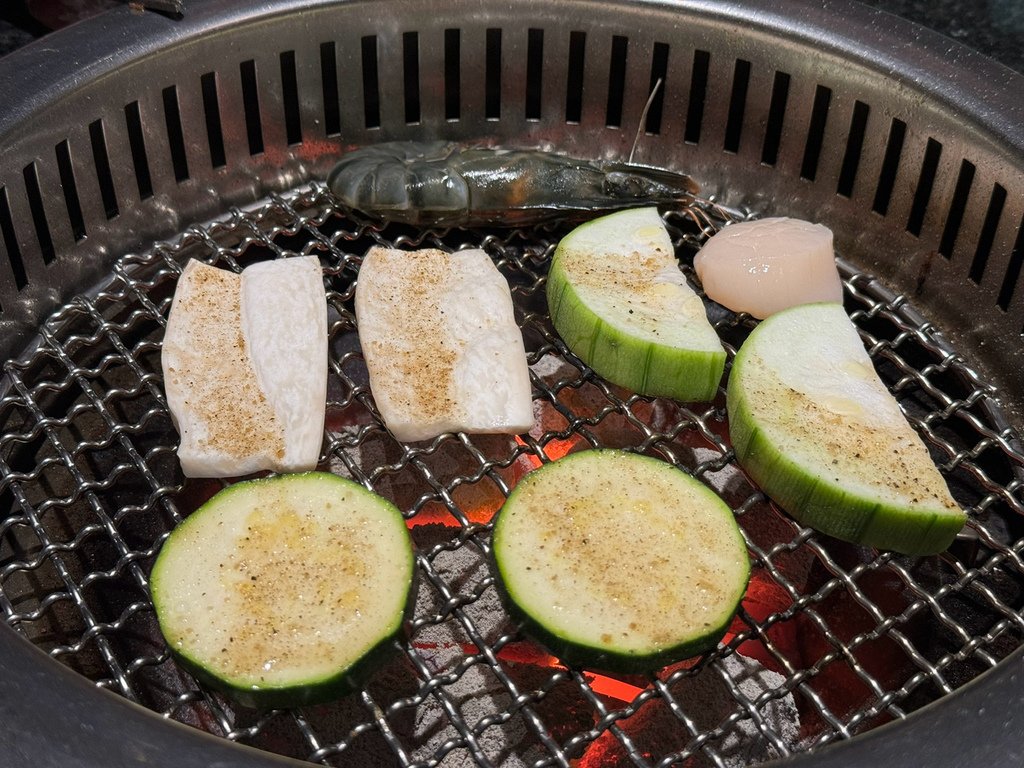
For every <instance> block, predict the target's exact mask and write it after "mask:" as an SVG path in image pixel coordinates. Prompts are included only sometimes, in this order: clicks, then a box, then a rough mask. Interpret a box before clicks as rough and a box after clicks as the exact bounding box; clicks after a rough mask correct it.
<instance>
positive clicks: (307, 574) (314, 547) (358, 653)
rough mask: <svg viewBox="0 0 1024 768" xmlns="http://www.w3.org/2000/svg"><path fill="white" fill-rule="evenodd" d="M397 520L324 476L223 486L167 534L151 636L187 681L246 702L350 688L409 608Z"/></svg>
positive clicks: (292, 701) (407, 569)
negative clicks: (187, 674) (188, 675)
mask: <svg viewBox="0 0 1024 768" xmlns="http://www.w3.org/2000/svg"><path fill="white" fill-rule="evenodd" d="M412 582H413V550H412V543H411V539H410V537H409V532H408V529H407V528H406V526H405V520H404V519H403V518H402V514H401V512H399V511H398V509H397V508H396V507H395V506H394V505H393V504H391V503H390V502H388V501H387V500H385V499H383V498H381V497H379V496H377V495H376V494H373V493H371V492H370V491H367V490H366V489H365V488H363V487H362V486H360V485H357V484H356V483H354V482H352V481H350V480H345V479H343V478H340V477H337V476H335V475H331V474H327V473H321V472H309V473H304V474H297V475H281V476H277V477H272V478H263V479H258V480H250V481H247V482H241V483H237V484H236V485H232V486H230V487H228V488H226V489H224V490H223V491H221V492H220V493H218V494H217V495H216V496H214V497H213V498H212V499H210V501H208V502H207V503H206V504H204V505H203V506H201V507H200V508H199V509H198V510H196V511H195V512H194V513H193V514H192V515H190V516H189V517H188V518H187V519H186V520H185V521H184V522H183V523H182V524H181V525H179V526H178V527H177V528H176V529H175V530H174V531H173V532H172V533H171V535H170V536H169V537H168V539H167V541H166V542H165V543H164V546H163V548H162V549H161V551H160V554H159V556H158V557H157V560H156V563H155V564H154V566H153V573H152V576H151V580H150V587H151V592H152V597H153V605H154V607H155V609H156V614H157V619H158V621H159V624H160V630H161V632H162V633H163V635H164V638H165V639H166V640H167V643H168V645H169V647H170V648H171V651H172V652H173V654H174V656H175V657H176V658H177V660H178V661H179V662H180V663H181V664H182V666H184V667H185V668H187V669H188V670H189V671H191V672H192V673H193V674H194V675H195V676H196V677H197V679H199V680H201V681H202V682H204V683H205V684H207V685H209V686H210V687H211V688H214V689H217V690H220V691H222V692H224V693H226V694H228V695H229V696H231V697H232V698H233V699H234V700H236V701H237V702H239V703H240V704H243V705H246V706H251V707H260V708H264V707H289V706H300V705H304V704H312V703H316V702H322V701H327V700H330V699H334V698H337V697H339V696H341V695H344V694H345V693H348V692H350V691H351V690H354V689H355V688H357V687H358V686H359V685H361V684H362V683H363V682H365V679H366V677H367V675H368V674H369V673H370V672H371V671H372V669H373V667H374V666H375V663H376V662H377V660H378V659H377V657H378V656H379V655H380V654H381V653H382V652H384V651H386V650H387V649H388V647H389V646H390V645H392V643H391V641H392V640H393V639H394V637H395V636H396V635H397V634H398V632H399V631H400V629H401V626H402V621H403V618H404V616H405V612H406V610H407V608H408V605H409V602H410V593H411V587H412Z"/></svg>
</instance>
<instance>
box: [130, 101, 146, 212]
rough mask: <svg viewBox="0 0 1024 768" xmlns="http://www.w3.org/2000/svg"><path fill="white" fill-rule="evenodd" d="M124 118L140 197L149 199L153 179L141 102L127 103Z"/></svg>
mask: <svg viewBox="0 0 1024 768" xmlns="http://www.w3.org/2000/svg"><path fill="white" fill-rule="evenodd" d="M124 120H125V127H126V128H127V130H128V146H129V147H130V149H131V155H132V165H133V166H134V168H135V182H136V184H137V185H138V188H139V199H140V200H148V199H149V198H151V197H152V196H153V180H152V177H151V176H150V174H149V159H148V158H147V157H146V139H145V136H143V133H142V115H141V113H140V111H139V102H137V101H133V102H131V103H130V104H127V105H125V108H124Z"/></svg>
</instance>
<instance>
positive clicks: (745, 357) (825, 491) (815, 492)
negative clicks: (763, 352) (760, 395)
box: [726, 304, 966, 556]
mask: <svg viewBox="0 0 1024 768" xmlns="http://www.w3.org/2000/svg"><path fill="white" fill-rule="evenodd" d="M830 312H831V313H832V314H833V315H834V316H835V317H838V316H839V313H842V315H843V317H845V312H844V311H843V309H842V307H841V306H840V305H838V304H835V305H831V304H809V305H803V306H798V307H793V308H791V309H788V310H784V311H783V312H779V313H778V314H776V315H773V316H772V317H771V318H769V319H767V320H765V321H763V322H762V323H761V325H759V326H758V327H757V328H755V329H754V331H753V332H752V333H751V335H750V336H749V337H748V339H747V340H746V341H745V342H744V344H743V345H742V346H741V347H740V350H739V352H738V353H737V355H736V358H735V360H734V362H733V366H732V372H731V374H730V378H729V382H728V385H727V389H726V410H727V412H728V415H729V437H730V440H731V442H732V446H733V450H734V451H735V454H736V459H737V461H738V462H739V464H740V466H741V467H742V468H743V469H744V471H745V472H746V473H747V474H748V475H749V476H750V478H751V479H752V480H753V481H754V482H755V483H756V484H757V485H758V486H759V487H760V488H762V489H763V490H764V492H765V493H766V494H767V495H768V496H769V497H770V498H771V499H772V500H773V501H775V502H776V503H777V504H778V505H779V506H780V507H781V508H782V509H784V510H785V511H786V512H787V513H789V514H790V515H791V516H792V517H793V518H794V519H796V520H797V521H798V522H800V523H802V524H803V525H806V526H809V527H811V528H814V529H815V530H817V531H820V532H822V533H825V534H827V535H829V536H833V537H835V538H837V539H841V540H842V541H847V542H850V543H852V544H858V545H863V546H869V547H875V548H878V549H884V550H891V551H895V552H899V553H902V554H906V555H911V556H923V555H932V554H936V553H939V552H942V551H944V550H946V549H947V548H948V547H949V545H950V544H952V542H953V540H954V538H955V537H956V535H957V533H959V532H960V530H961V529H962V528H963V525H964V522H965V521H966V515H965V514H963V513H962V512H960V513H950V512H949V511H948V510H943V509H941V508H936V507H932V508H931V509H929V508H928V507H927V506H926V505H925V504H921V505H917V506H914V507H909V506H907V505H903V504H898V503H892V502H886V501H884V500H880V499H878V498H877V497H873V496H871V495H868V494H865V493H858V492H856V491H855V490H854V489H852V488H850V487H844V483H843V479H844V478H843V476H842V474H843V473H842V471H839V472H837V473H834V474H833V473H830V472H828V471H825V470H823V469H822V467H820V466H818V467H813V468H812V467H809V466H804V465H803V464H802V463H801V462H800V461H798V460H796V459H795V458H794V457H793V456H791V455H790V454H789V453H788V452H786V451H784V450H782V448H781V447H780V445H779V444H778V442H777V441H776V440H774V439H773V438H772V437H771V435H770V434H768V433H767V432H766V431H765V430H764V429H762V428H761V426H759V423H758V416H757V410H758V408H759V407H762V408H763V405H761V404H758V403H755V402H753V401H752V399H751V394H750V393H751V392H752V391H753V387H752V386H750V385H749V382H748V381H746V380H745V377H747V376H748V375H753V374H747V373H746V371H747V369H748V366H749V367H750V368H753V367H754V366H753V365H751V364H750V360H751V359H753V357H754V356H755V354H757V351H756V348H757V343H758V338H759V336H760V335H761V334H764V333H765V330H764V329H765V328H768V327H769V326H768V325H767V324H769V323H780V322H785V321H786V320H787V318H789V317H793V316H795V315H796V314H810V313H819V314H820V315H821V319H820V320H818V321H816V322H817V324H818V326H819V327H823V324H822V322H823V321H824V322H827V321H828V320H829V315H828V313H830ZM793 343H794V344H799V343H800V340H799V339H794V340H793ZM858 343H859V342H858ZM823 365H824V364H823ZM772 407H780V405H779V403H773V404H772ZM908 429H909V426H908ZM823 435H824V433H823V432H819V434H818V435H816V436H808V437H807V438H806V439H804V440H803V442H804V443H806V442H810V441H811V440H812V439H821V440H822V442H824V436H823ZM848 439H849V441H850V445H851V446H852V445H853V444H854V442H855V439H856V435H854V434H852V433H850V434H849V435H848ZM849 451H850V452H853V451H854V449H853V447H850V448H849ZM935 474H936V477H937V472H936V473H935ZM836 475H838V477H837V476H836ZM939 482H941V481H939ZM942 490H943V491H945V488H944V486H943V489H942ZM947 493H948V492H947Z"/></svg>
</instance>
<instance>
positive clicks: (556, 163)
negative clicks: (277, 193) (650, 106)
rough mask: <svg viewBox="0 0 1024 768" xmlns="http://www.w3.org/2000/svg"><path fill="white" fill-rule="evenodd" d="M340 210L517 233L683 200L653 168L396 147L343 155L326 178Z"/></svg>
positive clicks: (678, 183) (676, 178) (450, 147)
mask: <svg viewBox="0 0 1024 768" xmlns="http://www.w3.org/2000/svg"><path fill="white" fill-rule="evenodd" d="M327 183H328V186H329V187H330V189H331V192H333V193H334V195H335V196H336V197H337V199H338V202H339V203H340V205H341V207H342V208H343V209H345V210H346V211H347V212H348V213H350V214H352V215H354V216H359V217H363V218H368V219H370V220H374V221H380V222H384V223H391V222H395V223H401V224H410V225H413V226H435V227H451V226H471V225H493V226H526V225H531V224H538V223H542V222H545V221H550V220H556V219H557V220H566V221H579V220H584V219H588V218H593V217H594V216H596V215H599V214H601V213H604V212H609V211H615V210H621V209H623V208H636V207H642V206H651V205H659V204H667V203H674V202H679V201H682V200H687V201H688V200H690V199H692V195H693V194H695V192H696V190H697V186H696V184H695V183H694V182H693V180H692V179H690V178H689V177H688V176H686V175H685V174H682V173H677V172H675V171H670V170H667V169H663V168H652V167H647V166H638V165H631V164H628V163H625V164H624V163H602V164H596V163H591V162H588V161H586V160H580V159H577V158H572V157H569V156H567V155H562V154H559V153H557V152H547V151H543V150H530V149H502V148H494V147H472V146H469V147H467V146H463V145H459V144H456V143H452V142H444V141H432V142H415V141H397V142H385V143H382V144H376V145H370V146H367V147H364V148H361V149H356V150H353V151H352V152H349V153H348V154H346V155H345V156H344V157H343V158H342V159H341V160H340V161H339V162H338V163H337V165H335V167H334V168H333V169H332V171H331V173H330V174H329V175H328V177H327Z"/></svg>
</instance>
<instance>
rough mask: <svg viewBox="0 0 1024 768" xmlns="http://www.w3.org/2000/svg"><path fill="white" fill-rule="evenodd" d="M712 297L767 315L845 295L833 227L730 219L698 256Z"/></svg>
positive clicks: (777, 220)
mask: <svg viewBox="0 0 1024 768" xmlns="http://www.w3.org/2000/svg"><path fill="white" fill-rule="evenodd" d="M693 267H694V269H695V270H696V271H697V277H699V278H700V282H701V284H702V285H703V287H704V292H705V293H706V294H707V295H708V298H710V299H713V300H714V301H717V302H718V303H719V304H721V305H722V306H724V307H728V308H729V309H731V310H732V311H733V312H747V313H749V314H750V315H752V316H754V317H756V318H760V319H764V318H766V317H768V316H769V315H772V314H775V313H776V312H779V311H780V310H783V309H787V308H789V307H793V306H796V305H797V304H810V303H812V302H819V301H838V302H841V301H842V300H843V285H842V282H841V281H840V279H839V271H838V270H837V269H836V261H835V253H834V252H833V250H832V230H830V229H829V228H828V227H825V226H822V225H821V224H812V223H811V222H809V221H801V220H800V219H789V218H772V219H758V220H756V221H744V222H740V223H739V224H730V225H729V226H727V227H725V228H724V229H722V230H721V231H720V232H718V233H716V234H715V235H713V236H712V237H711V238H710V239H709V240H708V241H707V243H705V244H704V247H703V248H701V249H700V251H699V252H698V253H697V255H696V256H695V257H694V260H693Z"/></svg>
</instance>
